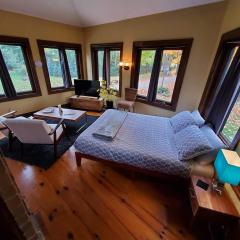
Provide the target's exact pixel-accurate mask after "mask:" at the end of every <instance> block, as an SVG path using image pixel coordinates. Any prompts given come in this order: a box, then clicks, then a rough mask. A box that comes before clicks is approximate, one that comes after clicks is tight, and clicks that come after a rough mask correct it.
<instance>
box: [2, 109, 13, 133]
mask: <svg viewBox="0 0 240 240" xmlns="http://www.w3.org/2000/svg"><path fill="white" fill-rule="evenodd" d="M15 113H16V111H11V112H8V113H5V114H3V115H0V132H1V133H2V134H3V135H4V136H6V137H7V136H8V134H9V130H8V128H7V127H6V126H5V125H4V124H3V122H4V121H5V120H6V119H7V118H12V117H15Z"/></svg>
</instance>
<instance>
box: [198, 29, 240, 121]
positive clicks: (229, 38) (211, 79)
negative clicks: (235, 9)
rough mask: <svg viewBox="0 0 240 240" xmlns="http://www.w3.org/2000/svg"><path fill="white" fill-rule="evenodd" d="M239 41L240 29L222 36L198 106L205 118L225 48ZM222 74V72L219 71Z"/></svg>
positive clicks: (224, 54)
mask: <svg viewBox="0 0 240 240" xmlns="http://www.w3.org/2000/svg"><path fill="white" fill-rule="evenodd" d="M239 40H240V28H237V29H234V30H232V31H230V32H226V33H224V34H223V35H222V37H221V40H220V43H219V46H218V49H217V53H216V55H215V58H214V61H213V64H212V67H211V70H210V73H209V76H208V79H207V84H206V86H205V88H204V92H203V95H202V98H201V101H200V104H199V111H200V112H201V114H202V115H203V117H206V113H207V111H208V104H209V102H211V100H212V97H213V96H212V94H211V93H212V92H214V89H215V88H216V85H217V83H218V76H219V73H220V69H222V65H224V64H222V59H224V56H226V46H227V45H228V44H229V43H231V42H236V41H239ZM221 72H222V71H221Z"/></svg>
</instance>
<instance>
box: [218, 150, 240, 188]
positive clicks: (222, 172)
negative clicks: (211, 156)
mask: <svg viewBox="0 0 240 240" xmlns="http://www.w3.org/2000/svg"><path fill="white" fill-rule="evenodd" d="M214 167H215V170H216V173H217V177H218V180H219V181H220V182H222V183H229V184H231V185H234V186H236V185H238V184H240V157H239V156H238V154H237V153H236V152H234V151H230V150H226V149H221V150H220V151H219V152H218V154H217V157H216V159H215V161H214Z"/></svg>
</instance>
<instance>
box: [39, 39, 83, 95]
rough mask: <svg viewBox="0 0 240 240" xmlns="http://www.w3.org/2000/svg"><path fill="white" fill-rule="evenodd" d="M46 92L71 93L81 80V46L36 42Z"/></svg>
mask: <svg viewBox="0 0 240 240" xmlns="http://www.w3.org/2000/svg"><path fill="white" fill-rule="evenodd" d="M37 42H38V47H39V51H40V56H41V59H42V64H43V70H44V75H45V79H46V84H47V88H48V92H49V93H50V94H52V93H59V92H63V91H71V90H73V86H74V79H83V68H82V51H81V45H79V44H70V43H62V42H52V41H44V40H37Z"/></svg>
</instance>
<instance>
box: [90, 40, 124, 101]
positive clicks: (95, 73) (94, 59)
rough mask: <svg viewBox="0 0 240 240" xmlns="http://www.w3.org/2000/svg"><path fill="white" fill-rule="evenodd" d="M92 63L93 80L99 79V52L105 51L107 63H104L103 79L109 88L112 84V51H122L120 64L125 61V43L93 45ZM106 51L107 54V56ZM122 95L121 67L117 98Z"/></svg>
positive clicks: (91, 47) (91, 46)
mask: <svg viewBox="0 0 240 240" xmlns="http://www.w3.org/2000/svg"><path fill="white" fill-rule="evenodd" d="M90 49H91V63H92V76H93V79H97V80H98V79H99V73H98V64H97V63H98V51H104V56H105V55H106V57H105V61H104V62H103V66H104V69H103V78H105V79H104V80H106V81H107V88H108V87H109V84H110V51H114V50H115V51H120V62H121V61H122V59H123V42H116V43H97V44H95V43H94V44H91V45H90ZM105 51H106V54H105ZM121 93H122V69H121V67H119V91H117V96H118V97H121Z"/></svg>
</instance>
